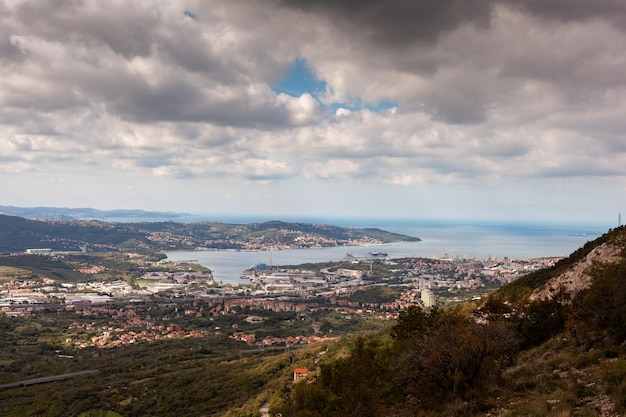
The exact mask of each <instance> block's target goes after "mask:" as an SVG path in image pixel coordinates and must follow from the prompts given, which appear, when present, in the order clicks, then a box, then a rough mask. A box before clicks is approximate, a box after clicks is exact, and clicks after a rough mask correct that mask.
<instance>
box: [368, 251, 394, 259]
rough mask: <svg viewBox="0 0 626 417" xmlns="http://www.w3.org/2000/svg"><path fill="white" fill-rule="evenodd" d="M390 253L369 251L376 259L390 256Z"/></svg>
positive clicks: (371, 256)
mask: <svg viewBox="0 0 626 417" xmlns="http://www.w3.org/2000/svg"><path fill="white" fill-rule="evenodd" d="M388 255H389V254H388V253H387V252H379V251H376V250H374V251H371V252H370V253H369V256H370V258H374V259H384V258H386V257H387V256H388Z"/></svg>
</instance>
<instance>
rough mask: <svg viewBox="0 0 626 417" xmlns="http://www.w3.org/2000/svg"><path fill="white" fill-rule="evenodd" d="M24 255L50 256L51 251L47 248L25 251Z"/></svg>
mask: <svg viewBox="0 0 626 417" xmlns="http://www.w3.org/2000/svg"><path fill="white" fill-rule="evenodd" d="M26 253H27V254H29V255H51V254H52V249H47V248H41V249H26Z"/></svg>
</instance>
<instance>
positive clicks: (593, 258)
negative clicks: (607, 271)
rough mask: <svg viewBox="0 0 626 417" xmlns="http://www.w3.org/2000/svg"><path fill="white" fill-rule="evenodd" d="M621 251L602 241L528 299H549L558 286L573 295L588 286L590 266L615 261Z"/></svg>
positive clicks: (619, 257)
mask: <svg viewBox="0 0 626 417" xmlns="http://www.w3.org/2000/svg"><path fill="white" fill-rule="evenodd" d="M621 252H622V248H620V247H618V246H615V245H613V244H610V243H603V244H602V245H600V246H598V247H596V248H594V249H593V250H592V251H591V252H589V254H588V255H587V256H586V257H585V258H584V259H582V260H581V261H579V262H577V263H576V264H575V265H574V266H573V267H572V268H570V269H569V270H567V271H566V272H564V273H562V274H561V275H559V276H557V277H555V278H552V279H550V280H549V281H548V282H547V283H546V284H544V285H542V286H541V287H539V288H537V289H535V290H534V291H533V292H532V294H531V295H530V297H529V301H534V300H544V299H550V298H552V296H553V294H555V293H556V292H557V291H558V289H559V288H563V289H565V291H566V292H567V293H569V294H572V295H573V294H575V293H577V292H579V291H581V290H583V289H585V288H587V287H589V285H590V284H591V280H592V277H591V275H590V270H591V267H592V266H593V265H594V264H596V263H613V262H617V261H618V260H620V259H621V255H620V254H621Z"/></svg>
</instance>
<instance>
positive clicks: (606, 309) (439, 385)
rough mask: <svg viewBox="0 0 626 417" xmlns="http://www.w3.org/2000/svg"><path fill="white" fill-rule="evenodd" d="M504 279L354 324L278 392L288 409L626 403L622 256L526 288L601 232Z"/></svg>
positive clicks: (506, 414)
mask: <svg viewBox="0 0 626 417" xmlns="http://www.w3.org/2000/svg"><path fill="white" fill-rule="evenodd" d="M625 236H626V230H624V229H623V228H620V229H618V230H615V231H612V232H610V233H608V234H607V235H605V236H603V237H601V238H600V239H597V240H596V241H595V242H594V243H590V244H588V245H585V247H584V248H581V249H580V250H579V251H577V252H575V253H574V254H572V256H570V257H569V258H567V259H565V260H564V261H562V262H559V263H558V264H557V265H555V267H553V268H551V269H548V270H545V271H540V272H538V273H535V274H531V275H530V276H528V277H527V278H526V279H523V280H522V282H521V283H515V284H513V285H509V286H507V287H504V288H503V289H502V290H500V291H497V292H495V293H494V294H492V295H491V296H489V297H487V298H486V299H485V301H484V302H483V303H482V305H481V306H480V307H479V308H478V309H476V310H473V309H472V308H467V307H468V306H471V305H466V306H463V307H459V308H452V309H447V310H439V309H434V310H431V311H430V312H428V311H424V310H421V309H419V308H416V307H411V308H409V309H408V310H406V311H404V312H403V313H402V314H401V315H400V317H399V319H398V321H397V323H396V324H395V325H394V326H393V327H392V328H391V329H390V331H389V332H384V333H378V334H376V335H373V336H370V337H367V338H364V337H361V336H357V337H355V338H354V339H352V341H351V342H350V344H348V345H343V350H341V351H337V352H335V353H334V354H333V355H329V356H327V357H326V360H325V361H324V362H323V363H320V364H319V367H318V370H317V371H316V375H315V378H313V379H312V380H311V381H310V383H307V384H296V385H294V386H286V387H284V389H283V390H282V391H281V392H280V395H277V396H276V397H275V399H274V401H273V402H272V408H271V411H272V412H274V413H275V415H282V416H318V415H325V416H336V417H340V416H357V415H358V416H382V415H386V416H404V415H417V416H439V415H451V416H479V415H494V413H497V414H498V415H499V416H502V417H514V416H529V415H533V416H575V415H576V416H596V415H602V416H614V415H618V414H615V413H624V412H626V382H624V380H625V378H626V352H625V351H624V342H625V341H626V292H624V291H623V279H624V277H625V276H626V260H624V259H622V260H619V261H617V262H612V263H596V264H595V265H594V266H593V268H592V270H591V271H590V273H591V274H592V276H593V278H594V279H593V281H592V283H591V285H590V287H589V288H587V289H585V290H583V291H580V292H579V293H576V294H569V293H567V292H565V291H564V290H563V289H561V290H559V291H557V292H556V293H555V294H553V296H552V298H550V299H546V300H537V301H532V302H528V300H527V298H524V295H526V297H527V295H528V294H529V293H530V291H529V290H532V289H534V288H536V287H537V286H539V285H543V284H545V283H546V282H547V280H548V279H549V277H555V276H557V275H558V274H560V273H562V272H564V271H566V270H567V269H568V268H570V267H571V266H572V265H573V264H574V263H575V262H577V261H579V260H581V259H583V258H584V256H586V254H588V253H589V252H590V251H591V250H592V249H593V248H594V247H596V246H597V245H599V244H602V243H605V242H611V243H613V244H617V245H620V246H621V247H626V246H625V245H624V238H625Z"/></svg>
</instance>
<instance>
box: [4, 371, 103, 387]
mask: <svg viewBox="0 0 626 417" xmlns="http://www.w3.org/2000/svg"><path fill="white" fill-rule="evenodd" d="M96 372H98V370H97V369H90V370H87V371H78V372H70V373H67V374H60V375H52V376H43V377H41V378H34V379H26V380H24V381H17V382H11V383H9V384H2V385H0V389H4V388H15V387H26V386H28V385H36V384H45V383H47V382H53V381H59V380H62V379H68V378H72V377H75V376H80V375H88V374H95V373H96Z"/></svg>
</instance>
